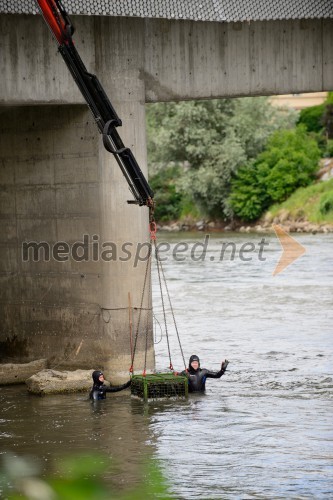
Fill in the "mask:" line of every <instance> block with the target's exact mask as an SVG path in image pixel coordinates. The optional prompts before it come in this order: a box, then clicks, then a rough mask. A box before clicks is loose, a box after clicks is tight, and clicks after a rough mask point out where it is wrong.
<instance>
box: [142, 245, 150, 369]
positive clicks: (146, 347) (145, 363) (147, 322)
mask: <svg viewBox="0 0 333 500" xmlns="http://www.w3.org/2000/svg"><path fill="white" fill-rule="evenodd" d="M150 248H151V247H150ZM149 260H150V262H151V259H149ZM149 306H150V308H151V309H152V307H151V306H152V304H151V267H150V273H149V281H148V311H149ZM148 326H149V313H148V312H147V321H146V345H145V362H144V368H143V373H142V375H143V376H144V377H145V376H146V368H147V351H148Z"/></svg>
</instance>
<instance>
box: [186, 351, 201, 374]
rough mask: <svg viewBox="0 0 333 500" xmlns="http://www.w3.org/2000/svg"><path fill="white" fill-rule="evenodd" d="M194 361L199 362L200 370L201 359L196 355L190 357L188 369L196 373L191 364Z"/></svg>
mask: <svg viewBox="0 0 333 500" xmlns="http://www.w3.org/2000/svg"><path fill="white" fill-rule="evenodd" d="M192 361H197V362H198V363H199V368H200V359H199V357H198V356H197V355H196V354H192V356H191V357H190V359H189V362H188V369H189V371H190V372H196V370H194V369H193V368H192V366H191V363H192Z"/></svg>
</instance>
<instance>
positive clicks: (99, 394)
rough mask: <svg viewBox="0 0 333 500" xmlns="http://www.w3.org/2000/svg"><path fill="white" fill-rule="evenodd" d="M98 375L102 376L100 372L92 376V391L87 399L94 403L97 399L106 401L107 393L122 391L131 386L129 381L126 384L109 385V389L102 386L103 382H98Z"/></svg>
mask: <svg viewBox="0 0 333 500" xmlns="http://www.w3.org/2000/svg"><path fill="white" fill-rule="evenodd" d="M100 375H102V372H100V371H94V372H93V374H92V378H93V381H94V385H93V386H92V389H91V391H90V393H89V398H90V399H93V400H94V401H96V400H98V399H106V393H107V392H118V391H122V390H123V389H127V387H129V386H130V385H131V381H130V380H129V381H128V382H126V384H122V385H114V386H112V385H111V386H110V387H108V386H107V385H104V383H103V382H100V381H99V376H100Z"/></svg>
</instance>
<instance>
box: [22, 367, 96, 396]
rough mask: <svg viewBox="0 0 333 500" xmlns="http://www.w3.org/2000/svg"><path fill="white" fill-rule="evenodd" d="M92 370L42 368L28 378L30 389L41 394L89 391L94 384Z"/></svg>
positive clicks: (27, 382)
mask: <svg viewBox="0 0 333 500" xmlns="http://www.w3.org/2000/svg"><path fill="white" fill-rule="evenodd" d="M92 372H93V369H91V370H75V371H72V372H71V371H56V370H42V371H40V372H38V373H36V374H35V375H33V376H32V377H30V378H28V379H27V380H26V381H25V383H26V384H27V387H28V391H29V392H31V393H33V394H38V395H40V396H43V395H46V394H66V393H70V392H80V391H88V390H89V389H90V388H91V386H92V379H91V374H92Z"/></svg>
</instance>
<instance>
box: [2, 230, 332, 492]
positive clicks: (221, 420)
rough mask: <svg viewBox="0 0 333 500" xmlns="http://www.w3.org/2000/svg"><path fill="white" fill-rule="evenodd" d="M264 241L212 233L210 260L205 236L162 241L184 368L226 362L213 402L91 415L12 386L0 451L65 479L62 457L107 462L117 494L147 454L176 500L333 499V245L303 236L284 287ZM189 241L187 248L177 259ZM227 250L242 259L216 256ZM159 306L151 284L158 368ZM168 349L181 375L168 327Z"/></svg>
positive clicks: (193, 399)
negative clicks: (90, 456)
mask: <svg viewBox="0 0 333 500" xmlns="http://www.w3.org/2000/svg"><path fill="white" fill-rule="evenodd" d="M262 238H263V236H261V235H248V234H247V235H243V234H233V233H225V234H214V235H211V236H210V238H209V240H206V242H207V249H206V250H207V251H206V254H205V255H204V253H203V248H202V247H201V246H200V245H197V246H195V243H196V242H201V243H203V242H204V235H202V236H201V235H198V234H195V235H193V234H185V235H183V234H181V235H179V234H176V235H175V234H173V235H167V236H164V235H162V236H160V239H162V240H164V241H166V242H168V243H169V244H170V250H169V251H168V252H166V253H164V254H163V255H164V257H167V260H166V261H165V262H164V270H165V274H166V277H167V280H168V287H169V292H170V295H171V297H172V299H173V305H174V310H175V316H176V319H177V324H178V329H179V332H180V336H181V340H182V345H183V349H184V353H185V356H186V360H187V359H188V357H189V356H190V355H191V354H198V355H199V356H200V358H201V366H202V367H206V368H209V369H212V370H218V369H219V366H220V363H221V361H222V360H223V359H225V358H227V359H228V360H229V361H230V364H229V367H228V370H227V373H226V374H225V375H224V376H223V377H222V378H221V379H219V380H213V379H211V380H208V381H207V390H206V394H205V395H191V396H190V397H189V399H188V400H187V401H175V402H153V403H149V404H143V403H142V402H140V401H137V400H135V399H132V398H131V397H130V396H129V394H128V393H127V392H126V393H118V394H114V395H109V397H108V399H107V400H106V401H102V402H99V403H98V405H97V406H94V405H92V404H91V403H90V402H88V401H87V399H86V396H85V395H82V394H79V395H77V394H76V395H74V396H67V395H65V396H52V397H46V398H38V397H34V396H29V395H28V394H27V392H26V390H25V388H24V387H23V386H18V387H5V388H2V389H1V395H0V408H1V413H0V453H1V454H7V453H8V452H13V453H14V454H15V455H17V456H24V455H31V456H33V457H38V459H39V462H40V467H41V468H42V471H44V472H47V471H49V470H53V472H54V473H55V474H57V464H58V460H60V457H62V456H63V455H65V454H68V453H73V452H80V451H88V450H89V451H98V452H103V453H105V454H106V455H108V456H111V457H112V459H113V460H114V462H115V464H116V469H115V470H113V471H112V472H111V471H109V472H106V473H105V477H106V479H107V480H109V481H113V482H115V483H116V484H117V485H118V486H120V487H125V486H128V485H135V484H136V482H139V481H140V474H141V472H140V471H141V469H140V464H141V463H142V461H143V460H144V459H145V458H146V457H151V458H152V460H156V461H157V462H158V463H159V464H160V467H161V469H162V472H163V474H164V476H165V478H166V479H167V481H168V483H169V485H170V491H171V492H172V493H173V495H174V496H175V497H176V498H179V499H199V498H200V499H239V498H241V499H246V498H256V499H257V498H261V499H270V498H272V499H273V498H274V499H276V498H277V499H279V498H281V499H282V498H284V499H285V498H288V499H293V498H294V499H303V498H311V499H312V498H318V499H320V498H323V499H324V498H325V499H326V498H332V497H333V460H332V459H333V430H332V423H333V418H332V416H333V379H332V377H333V373H332V368H333V340H332V339H333V332H332V320H333V312H332V310H333V307H332V306H333V251H332V250H333V235H332V234H329V235H297V236H296V238H297V240H298V241H299V242H300V243H301V244H302V245H303V246H304V247H305V249H306V253H305V254H304V255H303V256H302V257H301V258H299V259H298V260H297V261H295V262H294V263H293V264H291V265H290V266H289V267H288V268H286V269H285V270H284V271H283V272H282V273H280V274H278V275H276V276H273V275H272V273H273V271H274V268H275V266H276V264H277V262H278V260H279V257H280V255H281V247H280V245H279V242H278V240H277V239H276V238H275V236H274V235H268V236H265V237H264V238H265V245H263V244H262V242H263V240H262ZM180 241H183V242H184V243H186V244H187V250H186V251H183V252H178V253H177V254H174V256H173V257H172V252H173V251H174V250H175V245H176V244H177V243H179V242H180ZM226 242H233V248H232V247H231V245H230V246H229V247H228V249H229V250H228V251H226V252H225V253H224V255H223V258H221V249H222V248H223V243H226ZM245 243H250V244H252V245H250V246H248V247H246V248H247V249H248V250H249V249H252V251H248V252H247V253H245V251H244V246H243V245H244V244H245ZM177 248H178V250H179V249H184V248H185V247H184V246H183V247H179V246H178V247H177ZM260 249H261V252H260ZM232 250H234V253H233V252H232ZM191 253H192V257H191ZM222 253H223V252H222ZM244 259H248V260H246V261H245V260H244ZM158 296H159V293H158V287H157V280H156V276H155V275H154V287H153V298H154V305H155V316H156V319H157V320H158V322H157V321H156V332H155V342H156V345H155V349H156V364H157V369H160V370H163V369H165V368H166V367H167V366H168V364H169V361H168V355H167V348H166V341H165V340H166V339H165V333H164V332H162V333H161V330H160V325H162V324H163V318H162V314H161V304H160V302H159V297H158ZM169 316H170V315H169ZM170 342H171V347H172V353H173V365H174V367H175V368H176V369H177V368H178V369H179V370H180V369H182V368H183V363H182V357H181V355H180V352H179V350H178V348H177V342H176V335H175V334H174V331H173V329H172V328H171V327H170Z"/></svg>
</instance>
